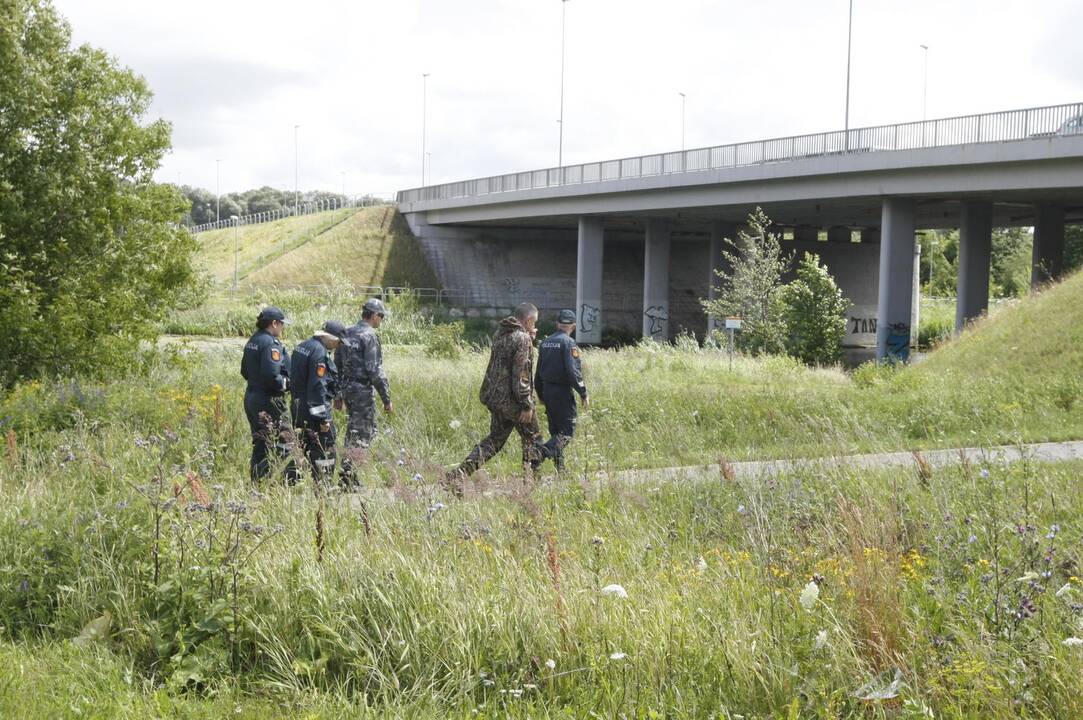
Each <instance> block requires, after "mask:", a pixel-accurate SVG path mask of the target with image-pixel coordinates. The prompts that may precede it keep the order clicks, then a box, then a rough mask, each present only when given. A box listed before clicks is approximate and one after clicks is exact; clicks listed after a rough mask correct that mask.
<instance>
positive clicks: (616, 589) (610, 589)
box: [602, 583, 628, 600]
mask: <svg viewBox="0 0 1083 720" xmlns="http://www.w3.org/2000/svg"><path fill="white" fill-rule="evenodd" d="M602 595H608V596H610V597H617V598H620V599H621V600H624V599H625V598H627V597H628V591H627V590H625V589H624V588H623V587H621V586H620V585H617V584H616V583H613V584H612V585H606V586H605V587H604V588H602Z"/></svg>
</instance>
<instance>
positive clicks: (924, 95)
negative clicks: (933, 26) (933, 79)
mask: <svg viewBox="0 0 1083 720" xmlns="http://www.w3.org/2000/svg"><path fill="white" fill-rule="evenodd" d="M921 49H922V50H924V51H925V52H924V55H925V72H924V77H923V79H922V83H921V119H922V120H925V118H926V117H927V114H926V108H927V107H928V105H927V103H928V99H929V46H928V45H922V46H921Z"/></svg>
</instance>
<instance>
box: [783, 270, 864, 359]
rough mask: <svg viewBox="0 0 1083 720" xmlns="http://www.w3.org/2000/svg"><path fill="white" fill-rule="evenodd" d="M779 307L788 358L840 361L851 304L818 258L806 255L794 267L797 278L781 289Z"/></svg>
mask: <svg viewBox="0 0 1083 720" xmlns="http://www.w3.org/2000/svg"><path fill="white" fill-rule="evenodd" d="M782 304H783V307H784V309H783V312H782V315H783V319H784V320H785V324H786V350H787V351H788V352H789V353H790V354H791V355H793V356H794V357H797V358H800V359H801V360H803V361H804V362H806V363H815V364H819V365H829V364H832V363H836V362H838V361H839V360H841V359H842V338H843V336H844V335H845V334H846V311H847V310H849V309H850V301H849V300H847V299H846V298H845V297H843V295H842V290H840V289H839V286H838V285H836V284H835V279H834V278H833V277H831V273H830V272H828V270H827V267H826V266H824V265H821V264H820V257H819V256H818V255H814V254H812V253H805V256H804V257H803V258H802V259H801V262H800V263H798V265H797V279H796V280H794V281H793V282H791V283H790V284H788V285H786V287H785V288H783V291H782Z"/></svg>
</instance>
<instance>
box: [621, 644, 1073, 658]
mask: <svg viewBox="0 0 1083 720" xmlns="http://www.w3.org/2000/svg"><path fill="white" fill-rule="evenodd" d="M1081 642H1083V641H1081ZM626 657H628V656H627V655H625V654H624V653H622V652H615V653H612V654H611V655H610V656H609V659H610V660H623V659H624V658H626Z"/></svg>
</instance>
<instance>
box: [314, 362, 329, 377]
mask: <svg viewBox="0 0 1083 720" xmlns="http://www.w3.org/2000/svg"><path fill="white" fill-rule="evenodd" d="M326 374H327V366H326V365H324V364H323V363H320V364H319V365H317V366H316V377H323V376H324V375H326Z"/></svg>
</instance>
